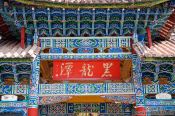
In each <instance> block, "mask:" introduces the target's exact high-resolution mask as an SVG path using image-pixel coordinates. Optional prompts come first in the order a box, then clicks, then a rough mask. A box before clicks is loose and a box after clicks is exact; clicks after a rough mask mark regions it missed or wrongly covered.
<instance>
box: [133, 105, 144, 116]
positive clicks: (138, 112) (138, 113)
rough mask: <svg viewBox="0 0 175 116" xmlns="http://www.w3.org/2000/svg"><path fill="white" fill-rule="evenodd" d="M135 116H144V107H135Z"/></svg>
mask: <svg viewBox="0 0 175 116" xmlns="http://www.w3.org/2000/svg"><path fill="white" fill-rule="evenodd" d="M135 116H146V108H145V107H144V106H136V108H135Z"/></svg>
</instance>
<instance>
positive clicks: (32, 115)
mask: <svg viewBox="0 0 175 116" xmlns="http://www.w3.org/2000/svg"><path fill="white" fill-rule="evenodd" d="M28 116H38V108H28Z"/></svg>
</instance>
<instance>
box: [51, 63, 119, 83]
mask: <svg viewBox="0 0 175 116" xmlns="http://www.w3.org/2000/svg"><path fill="white" fill-rule="evenodd" d="M53 80H120V60H55V61H53Z"/></svg>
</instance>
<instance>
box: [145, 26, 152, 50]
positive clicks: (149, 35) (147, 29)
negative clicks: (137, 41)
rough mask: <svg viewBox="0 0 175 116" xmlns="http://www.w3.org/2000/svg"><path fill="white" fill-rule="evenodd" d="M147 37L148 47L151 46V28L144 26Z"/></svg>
mask: <svg viewBox="0 0 175 116" xmlns="http://www.w3.org/2000/svg"><path fill="white" fill-rule="evenodd" d="M146 32H147V37H148V47H149V48H150V47H151V46H152V38H151V30H150V28H149V27H147V28H146Z"/></svg>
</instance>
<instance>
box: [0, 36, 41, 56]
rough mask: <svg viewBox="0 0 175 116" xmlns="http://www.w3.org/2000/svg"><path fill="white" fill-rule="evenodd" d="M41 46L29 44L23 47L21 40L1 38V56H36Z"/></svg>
mask: <svg viewBox="0 0 175 116" xmlns="http://www.w3.org/2000/svg"><path fill="white" fill-rule="evenodd" d="M39 51H40V47H38V46H37V45H33V46H31V45H29V46H27V47H26V48H24V49H22V48H21V46H20V42H17V41H14V40H5V39H4V40H0V58H35V57H36V55H37V54H38V53H39Z"/></svg>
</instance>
